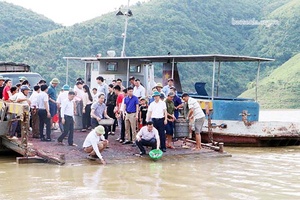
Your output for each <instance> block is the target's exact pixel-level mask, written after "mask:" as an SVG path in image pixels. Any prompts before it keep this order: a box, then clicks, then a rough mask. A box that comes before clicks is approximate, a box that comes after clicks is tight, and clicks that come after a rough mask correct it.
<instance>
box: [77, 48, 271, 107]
mask: <svg viewBox="0 0 300 200" xmlns="http://www.w3.org/2000/svg"><path fill="white" fill-rule="evenodd" d="M81 60H83V61H85V62H88V61H106V62H117V61H122V60H123V61H127V69H128V70H129V63H130V62H145V63H152V62H163V63H164V62H172V78H173V74H174V63H178V62H213V74H212V75H213V76H212V91H211V99H212V100H213V99H214V88H215V74H216V63H217V62H218V63H219V65H218V80H217V95H218V90H219V81H220V68H221V64H220V63H221V62H257V63H258V66H257V75H256V90H255V93H256V101H257V93H258V80H259V72H260V63H261V62H270V61H274V60H275V59H271V58H260V57H251V56H238V55H223V54H206V55H163V56H132V57H94V58H82V59H81ZM128 78H129V72H128V71H127V79H128Z"/></svg>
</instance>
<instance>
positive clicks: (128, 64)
mask: <svg viewBox="0 0 300 200" xmlns="http://www.w3.org/2000/svg"><path fill="white" fill-rule="evenodd" d="M129 68H130V63H129V59H127V84H126V88H128V86H129Z"/></svg>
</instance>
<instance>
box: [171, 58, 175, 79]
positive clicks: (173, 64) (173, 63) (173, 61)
mask: <svg viewBox="0 0 300 200" xmlns="http://www.w3.org/2000/svg"><path fill="white" fill-rule="evenodd" d="M174 67H175V58H173V60H172V79H174Z"/></svg>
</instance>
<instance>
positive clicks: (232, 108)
mask: <svg viewBox="0 0 300 200" xmlns="http://www.w3.org/2000/svg"><path fill="white" fill-rule="evenodd" d="M81 60H82V61H84V63H85V80H86V82H87V84H88V85H90V87H91V88H93V87H96V88H97V82H96V78H97V77H98V76H102V77H103V78H104V79H105V80H106V82H107V83H110V82H111V81H112V80H115V79H117V78H121V79H122V80H123V85H124V86H128V85H129V83H128V80H129V77H130V76H134V77H135V78H136V79H137V78H138V79H140V80H141V83H142V84H143V85H144V87H145V88H146V93H147V95H149V96H150V95H151V94H152V88H153V87H154V86H155V85H156V82H160V83H162V84H163V85H166V84H167V80H168V78H173V79H174V84H175V87H176V89H177V91H178V94H179V95H180V94H181V92H182V89H181V83H180V77H179V73H178V69H177V65H178V64H180V63H195V62H206V63H211V64H212V65H211V66H212V69H213V74H212V86H211V95H210V96H209V95H208V93H207V91H206V90H205V88H204V85H205V83H201V82H198V83H196V84H195V89H196V91H197V93H196V94H191V96H192V97H194V98H197V99H199V102H207V101H208V102H210V109H212V110H213V119H216V120H239V121H241V120H242V116H241V115H240V114H241V113H242V112H243V111H244V110H246V111H247V112H248V113H249V114H250V115H249V117H248V119H249V120H251V121H258V119H259V105H258V103H257V98H256V99H255V100H254V99H245V98H222V97H218V96H217V95H216V94H218V90H219V88H218V86H219V80H220V67H221V63H224V62H226V63H228V62H256V63H257V84H256V85H258V78H259V70H260V63H261V62H268V61H273V59H268V58H259V57H249V56H236V55H219V54H212V55H165V56H133V57H90V58H81ZM154 65H158V66H162V76H161V79H157V78H155V77H154ZM217 70H218V71H217ZM217 72H218V73H217ZM216 75H218V77H216ZM215 79H217V81H216V80H215ZM215 82H217V83H215ZM256 91H257V90H256Z"/></svg>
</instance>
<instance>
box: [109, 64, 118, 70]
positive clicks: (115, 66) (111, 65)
mask: <svg viewBox="0 0 300 200" xmlns="http://www.w3.org/2000/svg"><path fill="white" fill-rule="evenodd" d="M117 66H118V64H117V63H116V62H109V63H106V71H117Z"/></svg>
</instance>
